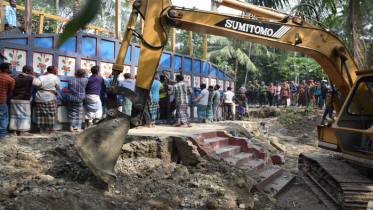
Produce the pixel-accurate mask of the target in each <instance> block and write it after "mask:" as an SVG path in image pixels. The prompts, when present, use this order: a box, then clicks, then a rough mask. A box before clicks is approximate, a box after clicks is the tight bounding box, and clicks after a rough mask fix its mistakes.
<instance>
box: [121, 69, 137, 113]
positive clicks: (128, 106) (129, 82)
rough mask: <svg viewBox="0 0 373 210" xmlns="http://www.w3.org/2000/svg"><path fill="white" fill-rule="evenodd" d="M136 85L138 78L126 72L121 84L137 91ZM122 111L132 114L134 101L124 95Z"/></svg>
mask: <svg viewBox="0 0 373 210" xmlns="http://www.w3.org/2000/svg"><path fill="white" fill-rule="evenodd" d="M135 85H136V80H134V79H131V74H130V73H125V74H124V80H123V82H122V83H121V84H120V86H122V87H125V88H127V89H130V90H132V91H135ZM122 112H123V113H124V114H126V115H129V116H131V112H132V102H131V100H129V99H128V98H127V97H123V104H122Z"/></svg>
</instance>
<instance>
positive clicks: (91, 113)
mask: <svg viewBox="0 0 373 210" xmlns="http://www.w3.org/2000/svg"><path fill="white" fill-rule="evenodd" d="M98 72H99V67H98V66H93V67H92V68H91V73H92V75H91V76H90V77H89V78H88V83H87V87H86V89H85V94H86V97H85V100H84V101H85V128H88V126H89V121H90V120H92V122H93V123H96V122H97V121H99V120H100V119H101V118H102V103H101V99H100V92H101V88H102V85H103V84H104V78H102V77H101V76H100V75H98Z"/></svg>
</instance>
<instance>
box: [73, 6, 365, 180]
mask: <svg viewBox="0 0 373 210" xmlns="http://www.w3.org/2000/svg"><path fill="white" fill-rule="evenodd" d="M217 2H218V4H221V5H225V6H229V7H232V8H235V9H241V10H242V11H245V12H250V13H252V14H255V15H257V16H258V17H257V18H252V17H249V16H234V15H227V14H220V13H216V12H209V11H200V10H194V9H186V8H180V7H177V6H172V4H171V1H170V0H137V1H135V2H134V3H133V11H132V13H131V15H130V18H129V21H128V26H127V28H126V31H125V34H124V37H123V41H122V45H121V48H120V52H119V55H118V58H117V62H116V64H115V65H114V66H113V74H114V79H113V80H114V81H113V83H112V84H116V80H117V79H118V75H119V74H120V73H122V71H123V63H124V58H125V55H126V53H127V49H128V47H129V44H130V40H131V37H132V35H135V36H137V37H138V38H139V39H140V40H141V51H140V58H139V66H138V74H137V80H136V88H135V92H132V91H130V90H128V89H126V88H123V87H117V86H111V87H109V88H108V89H107V94H108V117H107V118H105V119H104V120H102V121H101V122H100V123H99V124H97V125H96V126H93V127H90V128H89V129H87V130H86V131H84V132H83V133H81V134H80V135H79V136H78V139H77V141H76V143H75V147H76V149H77V151H78V152H79V154H80V155H81V157H82V158H83V160H84V161H85V162H86V163H87V165H88V166H89V168H90V169H91V170H92V171H93V172H94V174H95V175H96V176H98V177H99V178H100V179H102V180H103V181H105V182H106V183H113V182H114V180H115V175H114V172H113V169H114V166H115V163H116V161H117V158H118V156H119V154H120V150H121V147H122V145H123V142H124V141H125V138H126V136H127V132H128V129H129V127H134V126H138V125H139V123H140V119H141V117H142V114H143V111H144V108H145V106H146V103H147V98H148V96H149V92H150V88H151V85H152V82H153V79H154V75H155V74H156V71H157V67H158V63H159V60H160V58H161V55H162V51H163V48H164V46H165V44H166V43H167V38H168V33H169V30H170V28H171V27H174V28H178V29H184V30H189V31H195V32H200V33H205V34H213V35H218V36H225V37H230V38H234V39H240V40H244V41H249V42H254V43H259V44H263V45H267V46H272V47H277V48H281V49H286V50H291V51H296V52H300V53H303V54H306V55H308V56H310V57H312V58H314V59H315V60H316V61H317V62H318V63H319V64H320V66H321V67H322V68H323V69H324V70H325V72H326V74H327V75H328V77H329V79H330V80H331V81H332V82H333V83H334V84H335V85H336V87H337V88H338V89H339V91H340V92H341V94H342V95H343V96H344V97H347V95H348V93H349V91H350V87H351V86H352V81H355V74H353V73H352V72H354V71H357V70H358V68H357V66H356V64H355V63H354V61H353V59H352V57H351V55H350V54H349V52H348V51H347V49H346V47H345V45H344V44H343V43H342V42H341V41H340V40H339V39H338V38H337V37H336V36H335V35H333V34H332V33H329V32H328V31H326V30H324V29H322V28H319V27H316V26H314V25H312V24H310V23H307V22H305V21H303V20H302V19H300V18H298V17H293V16H288V15H286V14H282V13H281V12H278V11H274V10H272V9H269V8H264V7H258V6H254V5H251V4H248V3H245V2H239V1H234V0H218V1H217ZM139 15H140V17H141V18H142V19H143V20H144V26H143V28H144V30H143V34H139V33H138V32H137V31H136V30H135V24H136V20H137V18H138V16H139ZM346 66H347V67H349V68H346ZM117 95H125V96H126V97H128V98H129V99H130V100H131V101H132V103H133V111H132V116H126V115H124V114H123V113H120V112H119V111H118V104H117V101H118V100H117ZM335 104H336V109H337V110H340V108H341V105H340V104H339V102H337V101H336V103H335Z"/></svg>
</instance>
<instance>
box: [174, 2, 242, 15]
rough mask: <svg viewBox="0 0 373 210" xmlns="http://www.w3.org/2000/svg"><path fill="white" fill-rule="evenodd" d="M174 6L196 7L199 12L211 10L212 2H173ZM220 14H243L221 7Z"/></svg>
mask: <svg viewBox="0 0 373 210" xmlns="http://www.w3.org/2000/svg"><path fill="white" fill-rule="evenodd" d="M171 1H172V4H173V5H175V6H180V7H185V8H193V7H194V6H195V7H196V8H198V9H199V10H208V11H210V10H211V0H171ZM218 12H221V13H228V14H235V15H238V14H240V13H241V11H239V10H235V9H231V8H229V7H225V6H220V7H219V8H218Z"/></svg>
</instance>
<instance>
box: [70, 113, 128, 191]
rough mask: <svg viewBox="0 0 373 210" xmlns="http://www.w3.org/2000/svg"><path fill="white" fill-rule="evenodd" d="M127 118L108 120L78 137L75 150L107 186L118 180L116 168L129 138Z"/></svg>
mask: <svg viewBox="0 0 373 210" xmlns="http://www.w3.org/2000/svg"><path fill="white" fill-rule="evenodd" d="M129 128H130V121H129V120H128V119H127V118H114V119H113V118H106V119H105V120H103V121H102V122H100V123H99V124H97V125H94V126H91V127H89V128H88V129H87V130H85V131H84V132H82V133H80V134H79V135H78V138H77V140H76V141H75V149H76V150H77V151H78V153H79V155H80V156H81V158H82V159H83V160H84V162H85V163H86V164H87V165H88V167H89V168H90V169H91V171H92V172H93V173H94V174H95V175H96V176H97V177H98V178H100V179H101V180H103V181H104V182H105V183H107V184H113V183H114V182H115V180H116V176H115V174H114V166H115V164H116V162H117V159H118V157H119V155H120V151H121V148H122V146H123V143H124V141H125V139H126V137H127V133H128V130H129Z"/></svg>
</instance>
